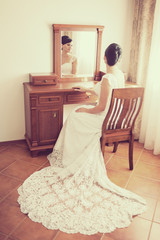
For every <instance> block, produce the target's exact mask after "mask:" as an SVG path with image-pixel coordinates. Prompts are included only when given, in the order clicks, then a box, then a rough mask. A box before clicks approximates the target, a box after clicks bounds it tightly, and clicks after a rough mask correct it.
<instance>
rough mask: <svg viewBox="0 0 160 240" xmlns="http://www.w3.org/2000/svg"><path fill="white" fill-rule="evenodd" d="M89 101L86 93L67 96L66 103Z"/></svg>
mask: <svg viewBox="0 0 160 240" xmlns="http://www.w3.org/2000/svg"><path fill="white" fill-rule="evenodd" d="M88 99H89V96H88V95H87V94H86V93H76V92H74V93H68V94H66V98H65V103H66V104H67V103H68V104H69V103H78V102H83V101H87V100H88Z"/></svg>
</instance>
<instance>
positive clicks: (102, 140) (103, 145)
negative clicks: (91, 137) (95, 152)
mask: <svg viewBox="0 0 160 240" xmlns="http://www.w3.org/2000/svg"><path fill="white" fill-rule="evenodd" d="M100 142H101V150H102V154H103V157H104V151H105V141H104V139H103V138H101V139H100Z"/></svg>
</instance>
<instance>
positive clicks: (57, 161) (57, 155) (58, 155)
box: [47, 149, 64, 168]
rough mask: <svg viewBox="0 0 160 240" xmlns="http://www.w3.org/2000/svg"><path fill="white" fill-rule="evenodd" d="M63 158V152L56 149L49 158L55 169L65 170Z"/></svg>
mask: <svg viewBox="0 0 160 240" xmlns="http://www.w3.org/2000/svg"><path fill="white" fill-rule="evenodd" d="M62 157H63V152H62V150H56V149H54V150H53V152H52V153H51V154H49V155H48V156H47V158H48V160H49V162H50V164H51V165H54V166H55V167H59V168H64V165H63V163H62Z"/></svg>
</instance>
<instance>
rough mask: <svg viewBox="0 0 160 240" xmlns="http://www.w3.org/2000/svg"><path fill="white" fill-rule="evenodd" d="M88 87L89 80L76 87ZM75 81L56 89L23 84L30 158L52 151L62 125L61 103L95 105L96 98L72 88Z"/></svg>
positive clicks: (54, 87) (26, 136) (89, 84)
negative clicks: (39, 153)
mask: <svg viewBox="0 0 160 240" xmlns="http://www.w3.org/2000/svg"><path fill="white" fill-rule="evenodd" d="M80 84H81V85H82V86H84V87H92V86H93V85H94V82H93V81H90V82H81V83H78V85H80ZM74 86H77V83H76V82H74V83H73V82H72V83H58V84H57V85H56V86H33V85H31V84H30V83H24V98H25V127H26V133H25V139H26V141H27V144H28V146H29V149H30V151H31V154H32V156H36V155H37V153H38V152H39V151H42V150H46V149H52V148H53V145H54V143H55V142H56V140H57V138H58V135H59V133H60V130H61V128H62V125H63V105H64V104H75V103H81V104H95V103H96V100H97V98H96V96H93V95H87V94H86V93H82V92H78V91H75V90H73V89H72V87H74Z"/></svg>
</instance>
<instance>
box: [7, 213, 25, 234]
mask: <svg viewBox="0 0 160 240" xmlns="http://www.w3.org/2000/svg"><path fill="white" fill-rule="evenodd" d="M26 219H27V216H24V219H23V220H22V221H20V222H19V224H17V226H16V227H15V228H14V229H13V230H12V231H11V232H10V233H9V234H8V237H10V236H11V235H12V234H13V233H14V232H15V231H16V229H17V228H19V226H20V225H21V224H22V223H23V222H24V221H25V220H26Z"/></svg>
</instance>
